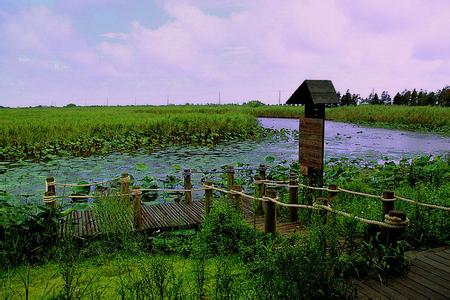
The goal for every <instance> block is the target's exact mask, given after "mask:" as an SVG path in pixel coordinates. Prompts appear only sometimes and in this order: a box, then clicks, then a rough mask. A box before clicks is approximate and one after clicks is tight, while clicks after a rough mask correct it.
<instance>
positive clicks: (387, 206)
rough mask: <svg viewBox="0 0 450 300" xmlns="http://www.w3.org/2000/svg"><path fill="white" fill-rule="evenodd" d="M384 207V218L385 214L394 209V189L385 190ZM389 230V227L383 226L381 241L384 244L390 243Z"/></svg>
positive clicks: (382, 212)
mask: <svg viewBox="0 0 450 300" xmlns="http://www.w3.org/2000/svg"><path fill="white" fill-rule="evenodd" d="M381 201H382V203H383V204H382V207H381V219H382V220H384V216H385V215H388V214H389V212H390V211H392V210H394V202H395V197H394V192H393V191H383V194H382V196H381ZM388 231H389V228H386V227H382V228H381V232H380V242H381V243H383V244H387V243H388Z"/></svg>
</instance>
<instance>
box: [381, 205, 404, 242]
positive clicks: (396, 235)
mask: <svg viewBox="0 0 450 300" xmlns="http://www.w3.org/2000/svg"><path fill="white" fill-rule="evenodd" d="M388 215H389V217H396V218H400V219H401V220H402V221H405V220H406V213H404V212H403V211H400V210H391V211H389V213H388ZM405 231H406V227H402V228H387V232H386V245H390V246H392V245H395V244H396V243H397V241H398V240H399V239H400V238H401V237H402V236H403V235H404V234H405Z"/></svg>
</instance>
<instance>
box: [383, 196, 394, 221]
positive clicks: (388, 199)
mask: <svg viewBox="0 0 450 300" xmlns="http://www.w3.org/2000/svg"><path fill="white" fill-rule="evenodd" d="M381 200H382V202H383V207H382V211H381V217H382V218H383V219H384V215H386V214H389V212H390V211H391V210H394V202H395V197H394V192H393V191H384V192H383V195H382V196H381Z"/></svg>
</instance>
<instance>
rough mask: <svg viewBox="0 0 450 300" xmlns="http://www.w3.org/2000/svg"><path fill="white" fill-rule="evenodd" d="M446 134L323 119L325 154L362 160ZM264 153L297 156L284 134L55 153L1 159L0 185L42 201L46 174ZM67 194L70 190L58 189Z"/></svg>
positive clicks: (438, 151)
mask: <svg viewBox="0 0 450 300" xmlns="http://www.w3.org/2000/svg"><path fill="white" fill-rule="evenodd" d="M259 122H260V124H261V125H262V126H263V127H266V128H274V129H281V128H285V129H289V130H298V120H296V119H274V118H260V119H259ZM449 151H450V138H448V137H442V136H438V135H434V134H425V133H417V132H409V131H402V130H392V129H380V128H368V127H362V126H358V125H353V124H348V123H341V122H332V121H327V122H326V124H325V158H326V159H331V158H335V159H339V158H342V157H348V158H351V159H361V160H364V161H373V160H375V161H378V162H382V161H385V160H395V161H398V160H400V159H401V158H402V157H412V156H416V155H448V153H449ZM267 156H273V157H275V158H276V160H275V162H279V161H282V160H287V161H288V162H289V161H293V160H296V159H297V158H298V140H297V139H296V138H295V135H292V136H291V137H290V138H288V139H276V140H265V141H261V142H254V141H244V142H226V143H221V144H218V145H216V146H215V147H214V148H208V147H194V146H172V147H169V148H165V149H161V150H159V151H156V152H153V153H146V152H143V151H142V152H138V153H134V154H122V153H113V154H111V155H108V156H105V157H77V158H60V159H56V160H52V161H49V162H42V163H31V162H21V163H7V162H2V163H1V165H0V174H1V173H3V174H1V179H0V190H4V191H7V192H8V193H10V194H12V195H15V196H18V198H19V199H20V201H32V202H37V203H39V202H40V201H42V194H43V191H44V180H45V177H46V176H47V175H48V174H52V175H53V176H55V178H56V180H57V181H58V182H70V183H76V182H78V181H80V180H86V181H100V180H104V179H109V178H114V177H117V176H118V175H120V174H121V173H123V172H128V173H130V174H132V175H134V177H135V178H136V179H137V180H140V179H142V178H143V177H145V176H147V175H151V176H155V177H157V178H159V179H164V178H165V177H166V175H168V174H172V175H174V176H177V177H181V171H180V170H181V169H184V168H190V169H194V170H213V169H220V168H221V167H222V166H224V165H228V164H232V165H235V166H236V165H237V164H238V163H242V164H248V165H250V166H257V165H259V164H260V163H265V162H266V161H265V159H266V158H267ZM200 179H201V174H196V173H194V174H193V178H192V180H193V184H194V185H196V184H197V185H198V184H199V183H200ZM62 192H64V193H65V194H66V195H67V194H70V190H68V191H61V190H58V191H57V193H58V194H61V193H62Z"/></svg>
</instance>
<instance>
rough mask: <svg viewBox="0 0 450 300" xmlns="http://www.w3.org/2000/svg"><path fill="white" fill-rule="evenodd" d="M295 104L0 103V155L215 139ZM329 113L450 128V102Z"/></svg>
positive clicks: (290, 111) (296, 110) (374, 122)
mask: <svg viewBox="0 0 450 300" xmlns="http://www.w3.org/2000/svg"><path fill="white" fill-rule="evenodd" d="M302 115H303V107H292V106H259V107H250V106H239V105H222V106H218V105H205V106H200V105H198V106H193V105H185V106H138V107H134V106H133V107H73V108H17V109H0V120H1V121H0V159H2V160H19V159H48V158H51V156H55V155H56V156H70V155H75V156H89V155H104V154H108V153H110V152H112V151H134V150H136V149H139V148H142V147H144V148H149V149H152V148H155V147H160V146H164V145H168V144H171V143H178V144H180V143H181V144H182V143H187V144H200V145H214V144H216V143H218V142H221V141H225V140H232V139H239V140H242V139H255V138H259V137H261V136H263V135H264V133H263V131H262V129H261V128H260V127H259V125H258V122H257V120H256V119H255V117H284V118H298V117H299V116H302ZM327 119H330V120H336V121H343V122H352V123H360V124H365V125H369V126H378V127H390V128H402V129H410V130H421V131H429V132H437V133H442V134H445V135H450V109H449V108H443V107H406V106H377V105H361V106H355V107H338V108H331V109H328V110H327Z"/></svg>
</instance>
